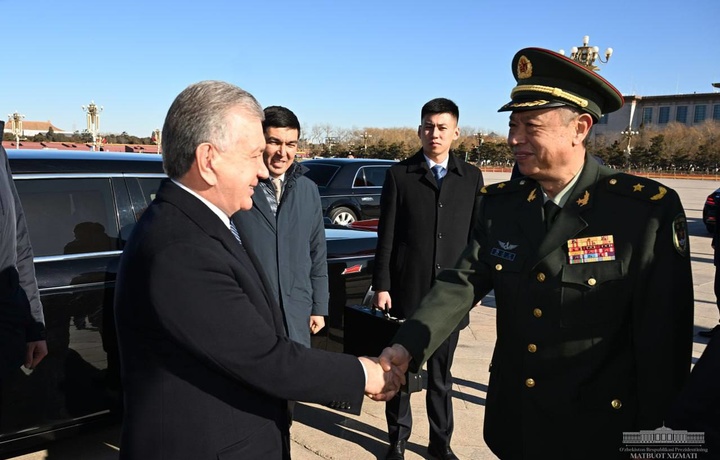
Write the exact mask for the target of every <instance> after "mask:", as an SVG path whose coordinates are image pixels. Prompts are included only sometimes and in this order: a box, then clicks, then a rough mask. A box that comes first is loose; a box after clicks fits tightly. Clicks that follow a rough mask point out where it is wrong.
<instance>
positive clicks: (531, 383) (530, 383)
mask: <svg viewBox="0 0 720 460" xmlns="http://www.w3.org/2000/svg"><path fill="white" fill-rule="evenodd" d="M525 386H526V387H528V388H532V387H534V386H535V380H533V379H527V380H525Z"/></svg>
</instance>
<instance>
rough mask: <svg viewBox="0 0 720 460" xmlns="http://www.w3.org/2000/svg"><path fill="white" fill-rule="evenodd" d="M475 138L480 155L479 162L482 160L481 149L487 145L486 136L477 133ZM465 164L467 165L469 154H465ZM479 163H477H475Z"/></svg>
mask: <svg viewBox="0 0 720 460" xmlns="http://www.w3.org/2000/svg"><path fill="white" fill-rule="evenodd" d="M475 138H476V139H477V153H478V158H477V159H478V160H480V149H481V148H482V146H483V144H484V143H485V135H484V134H483V133H475ZM465 162H466V163H467V153H466V154H465ZM475 163H477V161H476V162H475Z"/></svg>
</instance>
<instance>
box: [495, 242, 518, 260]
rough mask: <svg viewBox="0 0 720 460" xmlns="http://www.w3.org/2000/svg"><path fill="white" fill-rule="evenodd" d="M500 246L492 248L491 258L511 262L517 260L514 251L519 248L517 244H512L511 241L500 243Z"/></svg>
mask: <svg viewBox="0 0 720 460" xmlns="http://www.w3.org/2000/svg"><path fill="white" fill-rule="evenodd" d="M498 245H499V246H500V248H492V249H491V250H490V255H491V256H495V257H499V258H501V259H505V260H509V261H513V260H515V253H514V252H512V251H513V250H514V249H516V248H517V247H518V245H517V244H512V243H510V242H509V241H508V242H505V241H498ZM501 248H502V249H501Z"/></svg>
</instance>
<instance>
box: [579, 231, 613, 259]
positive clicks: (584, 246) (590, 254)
mask: <svg viewBox="0 0 720 460" xmlns="http://www.w3.org/2000/svg"><path fill="white" fill-rule="evenodd" d="M567 245H568V263H569V264H586V263H590V262H608V261H611V260H615V242H614V239H613V236H612V235H602V236H586V237H584V238H573V239H571V240H568V242H567Z"/></svg>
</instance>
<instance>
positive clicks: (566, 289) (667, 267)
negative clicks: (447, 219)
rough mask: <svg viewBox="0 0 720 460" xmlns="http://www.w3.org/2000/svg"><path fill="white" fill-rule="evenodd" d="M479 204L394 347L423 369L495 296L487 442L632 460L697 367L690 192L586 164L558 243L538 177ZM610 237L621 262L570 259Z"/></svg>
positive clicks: (506, 186) (507, 454) (545, 454)
mask: <svg viewBox="0 0 720 460" xmlns="http://www.w3.org/2000/svg"><path fill="white" fill-rule="evenodd" d="M481 196H482V199H481V200H480V202H479V204H478V220H477V222H476V224H475V228H474V234H473V241H472V243H471V245H470V246H468V248H467V249H466V250H465V252H464V254H463V257H462V259H461V261H460V263H459V264H458V265H457V267H456V268H455V269H453V270H446V271H444V272H443V273H441V274H440V275H439V276H438V279H437V281H436V285H435V287H434V288H433V289H432V291H431V292H430V293H429V294H428V296H427V297H425V299H424V300H423V303H422V305H421V306H420V309H419V310H418V311H417V312H416V315H415V316H414V317H413V318H412V319H410V320H408V321H407V322H406V323H405V324H404V325H403V327H402V328H401V329H400V331H399V333H398V336H397V337H396V338H395V339H394V340H395V341H397V342H399V343H402V344H403V345H404V346H405V347H406V348H407V349H408V350H410V351H411V353H412V355H413V357H414V361H415V362H414V364H415V365H417V364H419V363H422V362H423V360H425V359H427V357H428V356H429V355H430V354H431V353H432V351H433V350H434V349H435V347H437V345H438V344H439V343H440V342H441V341H442V340H443V339H444V337H446V336H447V335H448V334H449V333H450V331H451V330H452V328H453V327H454V326H455V324H457V323H458V322H459V321H460V320H461V318H462V317H463V316H464V315H465V314H466V313H467V310H468V308H469V307H468V305H472V304H473V303H474V302H476V301H477V300H479V299H481V298H482V297H483V296H484V295H485V294H487V293H488V292H489V291H490V290H492V289H494V290H495V297H496V301H497V342H496V346H495V352H494V355H493V358H492V364H491V371H490V384H489V389H488V394H487V403H486V411H485V440H486V442H487V444H488V446H489V447H490V448H491V449H492V450H493V452H495V454H496V455H498V456H499V457H500V458H503V459H506V458H508V459H513V458H561V459H574V458H597V459H603V460H606V459H612V458H618V457H619V456H621V457H622V455H621V452H620V448H621V447H622V446H623V445H622V439H623V432H637V431H639V430H641V429H642V430H654V429H656V428H658V427H660V426H662V423H663V417H664V415H665V414H666V411H667V409H668V407H669V405H670V403H671V401H672V400H673V398H674V397H675V396H676V395H677V393H678V391H679V390H680V388H681V387H682V385H683V384H684V382H685V380H686V378H687V376H688V374H689V371H690V360H691V356H692V325H693V285H692V276H691V270H690V257H689V247H688V236H687V226H686V222H685V214H684V211H683V209H682V206H681V203H680V199H679V197H678V195H677V194H676V193H675V191H673V190H671V189H669V188H667V187H664V186H662V185H661V184H659V183H657V182H655V181H652V180H649V179H644V178H641V177H636V176H631V175H628V174H623V173H618V172H616V171H614V170H611V169H609V168H606V167H604V166H600V165H599V164H598V163H597V162H596V161H594V160H592V158H591V157H589V156H588V157H586V160H585V166H584V168H583V171H582V173H581V175H580V177H579V179H578V182H577V183H576V185H575V187H574V189H573V190H572V191H571V195H570V196H569V199H568V201H567V203H566V204H565V206H564V207H563V208H562V210H561V211H560V213H559V215H558V217H557V219H556V221H555V223H554V225H553V227H552V228H551V229H550V230H549V232H547V233H546V230H545V226H544V223H543V217H542V209H543V208H542V205H543V195H542V190H541V188H540V186H539V184H538V183H537V182H535V181H534V180H532V179H527V178H526V179H521V180H515V181H510V182H503V183H500V184H494V185H491V186H487V187H485V188H483V190H482V191H481ZM609 235H612V236H613V240H614V242H613V245H614V246H613V249H614V252H615V260H606V261H598V262H589V263H588V262H586V263H574V264H571V263H570V262H569V257H570V254H569V250H568V245H569V244H570V243H569V241H570V240H571V239H581V240H587V238H589V237H602V236H609ZM624 456H625V457H627V454H624Z"/></svg>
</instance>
